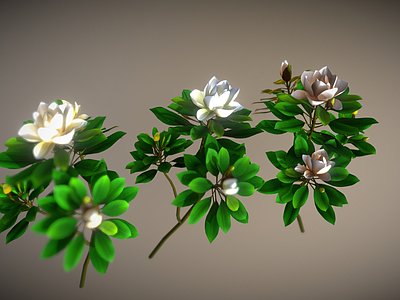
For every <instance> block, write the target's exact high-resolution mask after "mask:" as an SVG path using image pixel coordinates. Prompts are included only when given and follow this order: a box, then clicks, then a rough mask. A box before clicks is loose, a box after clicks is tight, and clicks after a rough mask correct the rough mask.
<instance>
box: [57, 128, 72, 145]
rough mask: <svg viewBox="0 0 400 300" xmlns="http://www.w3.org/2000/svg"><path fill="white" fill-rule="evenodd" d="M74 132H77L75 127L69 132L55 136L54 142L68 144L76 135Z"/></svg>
mask: <svg viewBox="0 0 400 300" xmlns="http://www.w3.org/2000/svg"><path fill="white" fill-rule="evenodd" d="M74 134H75V128H73V129H72V130H71V131H70V132H68V133H67V134H64V135H62V136H58V137H56V138H54V139H53V142H54V143H56V144H59V145H66V144H68V143H69V142H70V141H71V140H72V138H73V137H74Z"/></svg>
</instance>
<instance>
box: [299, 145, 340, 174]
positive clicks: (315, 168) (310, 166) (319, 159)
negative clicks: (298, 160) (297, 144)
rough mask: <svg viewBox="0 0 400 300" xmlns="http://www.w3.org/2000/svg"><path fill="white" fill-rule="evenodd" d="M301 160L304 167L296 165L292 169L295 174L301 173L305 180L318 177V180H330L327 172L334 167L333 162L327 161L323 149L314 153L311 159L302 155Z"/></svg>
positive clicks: (326, 155)
mask: <svg viewBox="0 0 400 300" xmlns="http://www.w3.org/2000/svg"><path fill="white" fill-rule="evenodd" d="M302 158H303V161H304V163H305V164H306V165H305V166H303V165H300V164H299V165H297V166H296V167H295V168H294V169H295V170H296V171H297V172H299V173H303V176H304V177H305V178H307V179H311V178H313V177H314V176H318V178H319V179H322V180H325V181H329V180H331V175H330V174H329V173H327V172H328V171H329V170H330V168H331V167H333V166H334V165H335V162H334V161H329V156H328V153H327V152H326V151H325V150H324V149H321V150H318V151H315V152H314V153H313V154H312V155H311V157H310V156H309V155H304V154H303V155H302Z"/></svg>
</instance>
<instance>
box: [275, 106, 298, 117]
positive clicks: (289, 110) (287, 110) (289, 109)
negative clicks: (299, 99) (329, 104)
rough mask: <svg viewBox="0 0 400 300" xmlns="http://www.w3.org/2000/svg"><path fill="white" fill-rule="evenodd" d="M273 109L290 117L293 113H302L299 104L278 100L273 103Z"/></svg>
mask: <svg viewBox="0 0 400 300" xmlns="http://www.w3.org/2000/svg"><path fill="white" fill-rule="evenodd" d="M275 109H277V110H279V111H280V112H281V113H283V114H284V115H286V116H290V117H292V116H295V115H301V114H303V113H304V111H303V110H302V109H301V108H300V107H299V106H297V105H293V104H290V103H286V102H279V103H277V104H275Z"/></svg>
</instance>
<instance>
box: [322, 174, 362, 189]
mask: <svg viewBox="0 0 400 300" xmlns="http://www.w3.org/2000/svg"><path fill="white" fill-rule="evenodd" d="M359 181H360V180H359V179H358V178H357V177H356V176H354V175H352V174H349V175H348V176H347V177H346V179H344V180H341V181H333V180H331V181H326V183H329V184H330V185H333V186H338V187H344V186H351V185H353V184H356V183H357V182H359Z"/></svg>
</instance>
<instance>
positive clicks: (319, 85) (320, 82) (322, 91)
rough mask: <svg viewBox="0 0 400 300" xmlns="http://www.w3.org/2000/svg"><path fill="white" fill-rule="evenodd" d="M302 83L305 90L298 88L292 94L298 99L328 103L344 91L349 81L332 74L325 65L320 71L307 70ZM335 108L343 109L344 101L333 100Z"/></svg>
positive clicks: (313, 103) (317, 103)
mask: <svg viewBox="0 0 400 300" xmlns="http://www.w3.org/2000/svg"><path fill="white" fill-rule="evenodd" d="M301 83H302V84H303V86H304V89H305V91H302V90H296V91H294V92H293V93H292V96H293V97H294V98H297V99H308V101H309V102H310V103H311V104H312V105H321V104H323V103H327V102H328V101H329V100H331V99H332V98H334V97H336V96H338V95H340V94H341V93H343V92H344V91H345V90H346V88H347V86H348V83H347V82H345V81H343V80H340V79H338V77H337V76H336V75H332V73H331V71H330V70H329V69H328V67H323V68H322V69H321V70H319V71H314V72H312V71H305V72H303V74H301ZM332 102H333V103H332V104H333V108H334V109H336V110H341V109H342V103H341V102H340V100H338V99H334V100H333V101H332Z"/></svg>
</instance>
